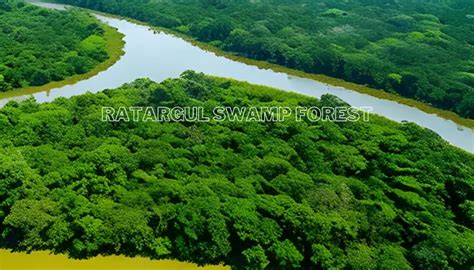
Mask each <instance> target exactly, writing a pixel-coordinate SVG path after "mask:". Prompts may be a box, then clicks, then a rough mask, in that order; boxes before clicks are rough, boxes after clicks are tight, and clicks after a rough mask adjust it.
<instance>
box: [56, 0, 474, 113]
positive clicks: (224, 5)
mask: <svg viewBox="0 0 474 270" xmlns="http://www.w3.org/2000/svg"><path fill="white" fill-rule="evenodd" d="M56 1H57V2H61V3H68V4H73V5H79V6H83V7H87V8H91V9H96V10H100V11H104V12H110V13H113V14H118V15H123V16H129V17H132V18H134V19H138V20H142V21H145V22H149V23H151V24H153V25H157V26H161V27H166V28H170V29H173V30H175V31H178V32H180V33H184V34H186V35H189V36H192V37H195V38H197V39H198V40H200V41H203V42H209V43H210V44H212V45H214V46H216V47H218V48H220V49H223V50H226V51H229V52H234V53H237V54H239V55H242V56H245V57H249V58H253V59H258V60H264V61H268V62H271V63H276V64H279V65H283V66H287V67H290V68H294V69H298V70H302V71H306V72H310V73H318V74H325V75H329V76H333V77H337V78H342V79H344V80H347V81H350V82H355V83H359V84H364V85H368V86H370V87H373V88H378V89H383V90H385V91H388V92H391V93H397V94H399V95H402V96H404V97H408V98H413V99H416V100H420V101H423V102H426V103H429V104H432V105H433V106H436V107H439V108H443V109H447V110H452V111H454V112H456V113H458V114H460V115H461V116H464V117H467V118H474V60H473V59H474V48H473V45H474V1H472V0H447V1H438V0H426V1H421V0H417V1H394V0H351V1H341V0H318V1H316V0H291V1H290V0H259V1H253V0H224V1H223V0H163V1H154V0H127V1H124V0H56Z"/></svg>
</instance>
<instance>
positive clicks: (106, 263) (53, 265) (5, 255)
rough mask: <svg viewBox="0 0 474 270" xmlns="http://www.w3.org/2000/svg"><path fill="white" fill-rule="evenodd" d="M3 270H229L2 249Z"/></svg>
mask: <svg viewBox="0 0 474 270" xmlns="http://www.w3.org/2000/svg"><path fill="white" fill-rule="evenodd" d="M0 269H1V270H138V269H139V270H158V269H163V270H165V269H166V270H191V269H192V270H228V269H230V267H224V266H206V267H198V266H197V265H195V264H191V263H183V262H178V261H172V260H161V261H152V260H149V259H144V258H133V259H132V258H126V257H118V256H110V257H96V258H93V259H90V260H71V259H68V258H67V257H66V256H64V255H50V254H49V253H48V252H33V253H31V254H26V253H10V252H9V251H7V250H0Z"/></svg>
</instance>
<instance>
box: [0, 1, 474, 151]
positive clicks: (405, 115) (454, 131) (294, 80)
mask: <svg viewBox="0 0 474 270" xmlns="http://www.w3.org/2000/svg"><path fill="white" fill-rule="evenodd" d="M35 4H37V5H41V6H43V7H48V8H57V9H63V8H64V5H59V4H46V3H35ZM97 16H98V18H99V19H100V20H102V21H104V22H106V23H108V24H109V25H111V26H113V27H115V28H117V29H118V31H119V32H121V33H123V34H124V35H125V37H124V39H125V42H126V44H125V47H124V51H125V54H124V55H123V56H122V58H121V59H120V60H119V61H117V62H116V63H115V64H114V65H113V66H111V67H110V68H109V69H107V70H106V71H103V72H101V73H99V74H97V75H96V76H94V77H92V78H90V79H87V80H84V81H80V82H78V83H76V84H74V85H67V86H63V87H59V88H55V89H52V90H50V91H46V92H39V93H34V94H32V95H33V96H34V97H35V98H36V100H37V101H38V102H48V101H52V100H53V99H55V98H57V97H71V96H75V95H80V94H83V93H85V92H87V91H89V92H92V93H95V92H98V91H101V90H103V89H107V88H116V87H118V86H120V85H122V84H124V83H127V82H131V81H133V80H135V79H137V78H145V77H148V78H150V79H152V80H155V81H158V82H160V81H163V80H164V79H166V78H170V77H178V76H179V75H180V74H181V73H182V72H183V71H185V70H189V69H192V70H195V71H199V72H204V73H206V74H209V75H215V76H221V77H228V78H233V79H236V80H242V81H247V82H249V83H253V84H261V85H267V86H271V87H275V88H279V89H283V90H286V91H292V92H296V93H300V94H304V95H308V96H313V97H320V96H321V95H322V94H326V93H330V94H332V95H335V96H338V97H340V98H341V99H343V100H345V101H347V102H348V103H349V104H351V105H352V106H354V107H372V108H373V112H374V113H376V114H379V115H382V116H385V117H387V118H389V119H392V120H394V121H398V122H402V121H408V122H414V123H416V124H418V125H420V126H423V127H426V128H429V129H431V130H433V131H434V132H436V133H437V134H439V135H440V136H441V137H442V138H444V139H445V140H446V141H448V142H449V143H450V144H452V145H454V146H457V147H459V148H462V149H464V150H466V151H469V152H471V153H474V131H473V130H472V129H470V128H467V127H461V126H459V125H457V124H456V123H454V122H452V121H450V120H446V119H444V118H442V117H439V116H437V115H434V114H428V113H425V112H423V111H421V110H419V109H417V108H413V107H409V106H406V105H403V104H400V103H397V102H393V101H389V100H384V99H379V98H376V97H372V96H369V95H366V94H361V93H358V92H355V91H351V90H349V89H345V88H343V87H337V86H331V85H327V84H324V83H320V82H317V81H314V80H310V79H305V78H299V77H295V76H290V75H288V74H285V73H280V72H275V71H272V70H268V69H260V68H258V67H255V66H251V65H247V64H244V63H240V62H236V61H233V60H229V59H227V58H224V57H221V56H217V55H215V54H214V53H212V52H208V51H204V50H202V49H200V48H198V47H196V46H194V45H192V44H190V43H189V42H187V41H184V40H183V39H180V38H178V37H175V36H172V35H170V34H166V33H154V31H152V30H150V29H149V27H147V26H143V25H137V24H134V23H131V22H128V21H126V20H120V19H115V18H109V17H104V16H99V15H97ZM30 96H31V94H26V95H25V94H23V95H20V96H16V97H8V98H3V99H0V106H4V105H5V104H6V103H7V102H8V101H9V100H11V99H15V100H22V99H26V98H28V97H30Z"/></svg>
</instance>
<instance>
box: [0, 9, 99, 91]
mask: <svg viewBox="0 0 474 270" xmlns="http://www.w3.org/2000/svg"><path fill="white" fill-rule="evenodd" d="M0 48H1V49H0V92H5V91H9V90H13V89H15V88H23V87H28V86H40V85H44V84H46V83H48V82H51V81H60V80H63V79H65V78H67V77H69V76H72V75H75V74H83V73H86V72H88V71H90V70H91V69H93V68H94V67H95V66H96V65H98V64H99V63H101V62H102V61H104V60H106V59H107V58H108V54H107V51H106V41H105V39H104V29H103V28H102V26H101V24H100V23H99V21H98V20H97V19H96V18H94V17H93V16H91V15H89V14H87V13H85V12H81V11H78V10H68V11H54V10H47V9H44V8H40V7H36V6H34V5H30V4H26V3H24V2H21V1H16V0H6V1H5V0H3V1H2V2H1V3H0Z"/></svg>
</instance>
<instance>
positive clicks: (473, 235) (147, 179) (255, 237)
mask: <svg viewBox="0 0 474 270" xmlns="http://www.w3.org/2000/svg"><path fill="white" fill-rule="evenodd" d="M340 105H343V104H341V103H340V102H339V101H338V100H337V98H334V97H332V96H323V98H322V99H321V100H316V99H313V98H310V97H305V96H300V95H296V94H292V93H287V92H281V91H277V90H274V89H270V88H266V87H262V86H253V85H249V84H247V83H242V82H237V81H231V80H226V79H220V78H212V77H207V76H204V75H202V74H197V73H194V72H191V71H188V72H185V73H184V74H183V75H182V76H181V77H180V78H177V79H168V80H165V81H164V82H162V83H155V82H152V81H150V80H147V79H141V80H137V81H135V82H133V83H130V84H126V85H124V86H122V87H120V88H118V89H115V90H106V91H104V92H102V93H98V94H85V95H82V96H77V97H73V98H71V99H65V98H59V99H56V100H55V101H54V102H52V103H47V104H37V103H35V102H34V101H32V100H27V101H24V102H21V103H16V102H11V103H9V104H8V105H7V106H6V107H4V108H3V109H1V110H0V133H1V134H2V136H0V247H1V248H10V249H14V250H28V251H31V250H45V249H46V250H51V251H53V252H57V253H67V254H69V255H70V256H72V257H74V258H90V257H93V256H97V255H99V254H102V255H110V254H124V255H127V256H138V255H140V256H146V257H150V258H153V259H162V258H171V259H178V260H181V261H192V262H196V263H198V264H201V265H206V264H218V263H222V262H224V263H225V264H227V265H231V266H232V267H233V268H234V269H264V268H266V269H285V270H286V269H427V270H428V269H466V270H467V269H470V267H472V265H474V264H473V263H474V232H473V226H474V219H473V213H474V200H473V199H474V193H473V192H474V189H473V188H474V184H473V179H474V156H473V155H472V154H469V153H466V152H464V151H462V150H459V149H457V148H454V147H452V146H450V145H448V143H446V142H445V141H443V140H442V139H441V138H440V137H439V136H438V135H436V134H434V133H433V132H431V131H429V130H426V129H423V128H420V127H419V126H416V125H415V124H398V123H395V122H392V121H389V120H387V119H385V118H381V117H378V116H375V115H373V116H372V117H371V120H370V121H369V122H362V121H361V122H354V123H351V122H347V123H335V122H311V121H302V122H298V121H295V120H294V119H295V118H292V117H289V118H288V120H287V121H284V122H277V123H274V122H267V123H260V122H230V121H224V122H215V121H211V122H202V123H201V122H197V123H192V122H183V123H176V122H171V123H166V122H165V123H158V122H144V121H139V122H124V121H122V122H118V123H114V122H103V121H101V117H102V116H101V109H102V107H104V106H106V107H114V108H117V109H118V107H121V106H125V107H137V106H138V107H140V106H152V107H158V106H164V107H175V106H201V107H204V108H209V109H211V108H214V107H216V106H229V107H251V106H257V107H272V106H283V107H290V108H295V107H296V106H308V107H309V106H317V107H328V106H340Z"/></svg>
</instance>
